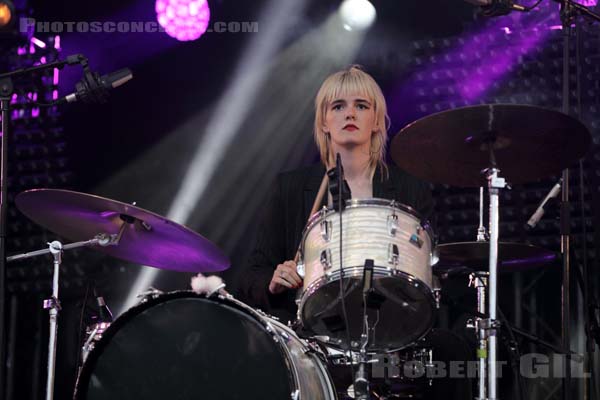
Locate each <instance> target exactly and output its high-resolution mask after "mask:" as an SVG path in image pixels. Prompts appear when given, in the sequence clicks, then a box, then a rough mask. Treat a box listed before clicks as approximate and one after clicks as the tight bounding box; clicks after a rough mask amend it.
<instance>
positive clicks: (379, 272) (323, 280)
mask: <svg viewBox="0 0 600 400" xmlns="http://www.w3.org/2000/svg"><path fill="white" fill-rule="evenodd" d="M363 270H364V266H354V267H346V268H344V277H357V276H359V277H362V276H363ZM349 271H350V272H351V274H350V275H346V273H348V272H349ZM339 275H340V272H339V270H338V271H336V272H335V273H332V274H330V275H329V276H327V275H323V276H321V277H320V278H318V279H316V280H315V281H314V282H312V283H311V284H310V285H309V286H308V287H307V288H306V290H305V291H303V293H302V300H301V302H300V305H299V306H298V319H299V320H300V323H302V319H303V316H304V306H305V305H306V302H307V301H308V299H309V297H310V296H311V295H312V294H313V293H314V292H315V291H317V290H318V289H319V288H321V287H322V286H323V285H325V284H327V283H332V282H336V281H339ZM373 275H374V277H376V276H379V277H397V278H400V280H403V281H406V282H409V283H413V284H414V283H418V286H417V287H418V289H419V290H420V291H422V292H423V294H425V298H426V299H427V300H428V302H429V304H430V306H431V309H432V310H435V297H434V293H433V289H432V288H430V287H429V285H427V284H426V283H425V282H423V281H422V280H421V279H419V278H416V277H415V276H414V275H411V274H408V273H406V272H404V271H400V270H390V269H389V268H386V267H374V268H373ZM432 314H433V313H432ZM433 323H434V318H430V321H429V323H428V324H427V329H425V331H424V333H422V334H421V335H420V336H419V337H418V338H416V339H415V340H414V341H413V342H412V343H409V344H407V345H405V346H401V347H390V348H372V349H371V348H370V349H368V351H371V352H374V353H378V352H381V351H383V352H385V353H391V352H394V351H399V350H403V349H406V348H408V347H410V346H413V345H414V344H415V343H417V342H418V341H420V340H421V339H423V338H424V337H425V336H426V335H427V334H428V333H429V332H430V331H431V328H432V327H433ZM329 345H330V346H331V347H333V348H334V349H342V350H345V348H344V347H343V346H341V345H340V346H338V345H335V344H328V346H329Z"/></svg>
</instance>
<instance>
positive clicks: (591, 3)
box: [577, 0, 598, 7]
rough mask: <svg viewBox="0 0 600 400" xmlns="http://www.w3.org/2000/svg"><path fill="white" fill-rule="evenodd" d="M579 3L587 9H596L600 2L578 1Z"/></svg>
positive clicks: (595, 0) (594, 0) (596, 0)
mask: <svg viewBox="0 0 600 400" xmlns="http://www.w3.org/2000/svg"><path fill="white" fill-rule="evenodd" d="M577 3H579V4H581V5H582V6H586V7H596V5H597V4H598V0H577Z"/></svg>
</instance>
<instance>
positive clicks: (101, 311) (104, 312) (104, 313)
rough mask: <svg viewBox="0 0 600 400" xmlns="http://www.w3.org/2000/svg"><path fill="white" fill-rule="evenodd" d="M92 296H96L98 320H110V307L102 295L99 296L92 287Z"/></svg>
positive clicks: (111, 317) (111, 318) (111, 316)
mask: <svg viewBox="0 0 600 400" xmlns="http://www.w3.org/2000/svg"><path fill="white" fill-rule="evenodd" d="M94 297H95V298H96V304H97V305H98V322H112V321H113V315H112V312H111V311H110V308H108V306H107V305H106V302H105V301H104V297H102V296H100V295H99V294H98V292H97V291H96V288H94Z"/></svg>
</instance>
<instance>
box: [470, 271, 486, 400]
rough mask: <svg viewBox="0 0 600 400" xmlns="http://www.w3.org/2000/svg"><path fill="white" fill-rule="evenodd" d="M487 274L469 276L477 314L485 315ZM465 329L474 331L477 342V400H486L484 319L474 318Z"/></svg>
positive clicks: (476, 273) (474, 273)
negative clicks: (473, 291) (475, 297)
mask: <svg viewBox="0 0 600 400" xmlns="http://www.w3.org/2000/svg"><path fill="white" fill-rule="evenodd" d="M487 278H488V273H487V272H485V271H481V272H473V273H471V274H469V287H475V289H476V290H477V312H478V313H479V314H483V315H485V288H486V286H487V284H488V282H487ZM467 328H471V329H475V331H476V334H477V340H478V347H477V354H476V355H477V361H478V367H479V368H478V371H479V374H478V393H477V394H478V396H477V397H476V399H477V400H484V399H486V393H487V374H486V371H487V366H486V358H487V352H488V346H487V339H488V332H487V330H486V329H485V325H484V319H483V318H482V317H480V316H477V317H475V320H469V322H467Z"/></svg>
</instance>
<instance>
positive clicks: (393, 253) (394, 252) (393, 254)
mask: <svg viewBox="0 0 600 400" xmlns="http://www.w3.org/2000/svg"><path fill="white" fill-rule="evenodd" d="M388 262H389V263H390V264H392V265H393V266H397V265H398V264H399V263H400V251H399V250H398V245H397V244H395V243H390V244H389V246H388Z"/></svg>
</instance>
